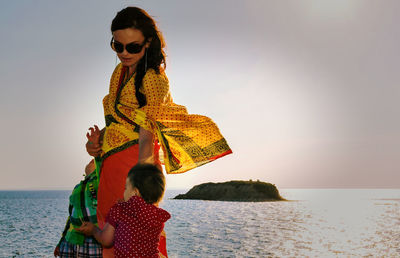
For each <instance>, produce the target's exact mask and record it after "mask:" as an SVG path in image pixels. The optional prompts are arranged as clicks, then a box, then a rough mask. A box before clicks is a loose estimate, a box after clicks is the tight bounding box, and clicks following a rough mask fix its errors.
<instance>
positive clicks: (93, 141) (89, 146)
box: [86, 125, 103, 157]
mask: <svg viewBox="0 0 400 258" xmlns="http://www.w3.org/2000/svg"><path fill="white" fill-rule="evenodd" d="M89 131H90V133H86V137H87V139H88V141H87V143H86V150H87V152H88V153H89V155H90V156H93V157H98V156H100V154H101V146H102V145H103V142H102V141H101V131H100V130H99V127H97V125H94V127H90V128H89Z"/></svg>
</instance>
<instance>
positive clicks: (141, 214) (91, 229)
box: [77, 164, 171, 257]
mask: <svg viewBox="0 0 400 258" xmlns="http://www.w3.org/2000/svg"><path fill="white" fill-rule="evenodd" d="M164 190H165V178H164V175H163V173H162V172H161V171H160V170H159V169H158V168H157V167H156V166H154V165H150V164H139V165H136V166H134V167H133V168H132V169H131V170H130V171H129V173H128V176H127V178H126V185H125V191H124V202H121V203H117V204H115V205H114V206H113V207H112V208H111V209H110V212H109V213H108V215H107V217H106V224H105V226H104V228H103V229H102V230H101V229H100V228H98V227H97V226H95V225H94V224H93V223H90V222H84V223H83V224H82V226H81V227H80V228H78V229H77V230H78V231H79V232H82V233H83V234H85V235H87V236H94V237H95V239H96V240H97V241H98V242H99V243H101V244H102V245H103V246H104V247H111V246H114V252H115V256H116V257H159V251H158V243H159V241H160V234H161V232H162V230H163V228H164V223H165V222H166V221H167V220H168V219H169V218H170V217H171V215H170V214H169V213H168V212H167V211H165V210H163V209H161V208H158V207H157V206H156V205H157V204H158V203H159V202H160V201H161V199H162V197H163V195H164Z"/></svg>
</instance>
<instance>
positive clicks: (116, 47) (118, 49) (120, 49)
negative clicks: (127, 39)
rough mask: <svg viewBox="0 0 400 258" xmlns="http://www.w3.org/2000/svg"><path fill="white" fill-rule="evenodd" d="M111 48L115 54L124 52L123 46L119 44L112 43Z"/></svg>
mask: <svg viewBox="0 0 400 258" xmlns="http://www.w3.org/2000/svg"><path fill="white" fill-rule="evenodd" d="M112 48H113V49H114V51H115V52H117V53H122V52H124V45H122V44H121V43H119V42H115V41H114V42H113V44H112Z"/></svg>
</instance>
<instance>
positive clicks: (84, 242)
mask: <svg viewBox="0 0 400 258" xmlns="http://www.w3.org/2000/svg"><path fill="white" fill-rule="evenodd" d="M87 138H88V140H89V141H90V142H92V143H96V144H99V143H100V141H101V140H100V130H99V129H98V128H94V129H91V130H90V134H89V133H88V134H87ZM96 166H97V167H99V161H98V160H97V159H96V164H95V160H93V159H92V160H91V161H90V162H89V164H87V165H86V167H85V178H84V180H82V181H81V182H80V183H79V184H77V185H76V186H75V187H74V190H73V191H72V194H71V195H70V197H69V208H68V211H69V217H68V220H67V222H66V225H65V228H64V231H63V233H62V237H61V239H60V241H59V242H58V244H57V246H56V248H55V249H54V256H60V257H61V258H63V257H98V258H101V257H102V250H103V248H102V246H101V244H99V243H98V242H97V241H96V240H95V239H94V238H93V237H85V235H83V234H82V233H79V232H77V231H76V229H77V228H78V227H79V226H81V224H82V222H83V221H90V222H92V223H95V224H97V216H96V208H97V189H98V186H99V179H100V176H99V174H98V171H99V170H98V169H96ZM94 171H96V173H93V172H94Z"/></svg>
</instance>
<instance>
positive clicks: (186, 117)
mask: <svg viewBox="0 0 400 258" xmlns="http://www.w3.org/2000/svg"><path fill="white" fill-rule="evenodd" d="M123 71H124V68H123V67H122V65H121V64H120V65H118V66H117V67H116V69H115V71H114V73H113V76H112V78H111V82H110V92H109V94H108V95H107V96H106V97H105V98H104V100H103V105H104V113H105V115H106V116H107V115H108V116H112V117H113V118H115V120H117V121H118V123H119V125H120V126H123V127H126V128H129V129H130V130H131V131H133V130H134V127H135V125H136V124H138V125H140V126H141V127H143V128H145V129H146V130H149V131H151V132H153V134H154V135H155V136H156V139H157V140H158V142H159V143H160V145H161V147H162V151H163V161H164V165H165V170H166V172H167V173H168V174H171V173H183V172H186V171H188V170H190V169H192V168H195V167H198V166H201V165H203V164H206V163H208V162H211V161H214V160H216V159H218V158H220V157H223V156H224V155H227V154H230V153H232V151H231V149H230V147H229V145H228V143H227V142H226V141H225V139H224V138H223V136H222V135H221V133H220V131H219V129H218V127H217V125H216V124H215V123H214V122H213V121H212V120H211V119H210V118H208V117H206V116H201V115H194V114H188V112H187V110H186V107H184V106H181V105H177V104H175V103H174V102H173V100H172V97H171V94H170V91H169V81H168V78H167V76H166V75H165V73H164V71H161V72H160V73H156V72H155V71H154V70H153V69H149V70H148V71H147V72H146V74H145V76H144V78H143V86H142V88H141V89H140V91H141V92H142V93H143V94H144V95H145V96H146V100H147V105H145V106H144V107H142V108H140V109H139V108H138V107H139V105H138V101H137V99H136V95H135V92H136V91H135V85H134V80H135V78H134V76H133V77H132V78H131V79H130V80H129V81H128V82H127V83H126V84H125V85H124V86H123V87H122V86H121V85H120V78H121V76H122V74H123ZM120 87H121V88H122V90H120ZM119 91H120V94H119ZM205 104H207V103H206V102H205ZM116 108H117V109H118V112H119V114H118V112H117V111H116ZM121 114H122V115H121ZM108 128H109V127H107V128H106V134H107V130H108ZM120 129H122V128H120ZM122 131H123V130H121V132H122ZM108 136H109V137H108V138H107V139H106V141H109V142H110V144H108V143H107V142H106V143H105V144H104V146H110V147H109V148H108V149H104V148H103V151H104V152H105V153H106V152H108V151H111V150H112V148H118V147H119V146H122V145H123V144H124V143H125V142H123V141H128V140H133V139H134V137H137V135H135V134H133V133H131V134H127V133H124V135H123V137H121V135H118V130H115V131H114V132H112V133H110V134H109V135H108ZM108 139H109V140H108Z"/></svg>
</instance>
